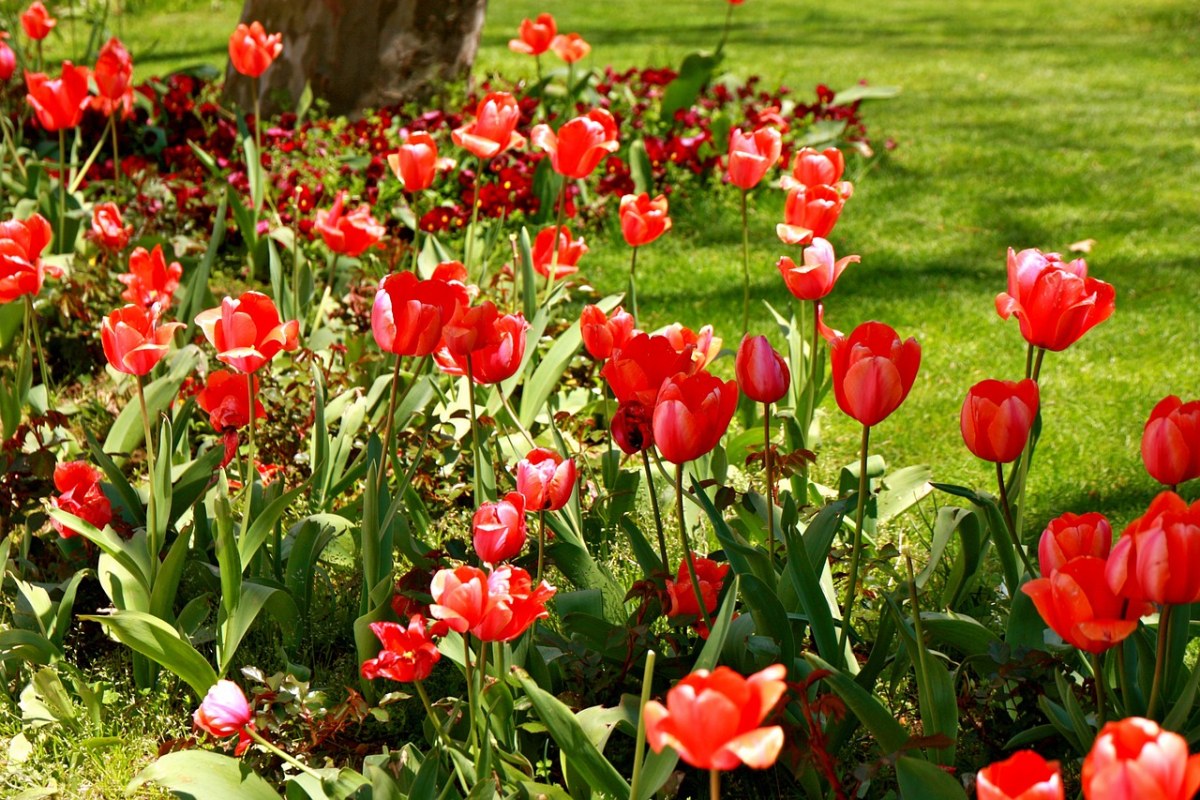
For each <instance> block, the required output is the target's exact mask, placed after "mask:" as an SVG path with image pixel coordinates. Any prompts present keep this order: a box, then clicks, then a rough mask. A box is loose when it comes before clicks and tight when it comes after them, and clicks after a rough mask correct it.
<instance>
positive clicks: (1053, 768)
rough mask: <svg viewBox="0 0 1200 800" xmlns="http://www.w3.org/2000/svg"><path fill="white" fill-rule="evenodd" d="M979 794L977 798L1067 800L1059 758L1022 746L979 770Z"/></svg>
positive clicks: (977, 780) (977, 789) (976, 794)
mask: <svg viewBox="0 0 1200 800" xmlns="http://www.w3.org/2000/svg"><path fill="white" fill-rule="evenodd" d="M975 796H976V798H977V800H1063V785H1062V773H1061V772H1060V771H1059V767H1058V762H1057V761H1047V760H1046V759H1044V758H1042V757H1041V756H1039V755H1038V754H1037V753H1035V752H1033V751H1032V750H1020V751H1018V752H1016V753H1014V754H1013V755H1012V757H1011V758H1007V759H1005V760H1004V761H997V762H996V763H995V764H990V765H988V766H986V767H984V768H983V769H981V770H979V774H978V775H976V776H975Z"/></svg>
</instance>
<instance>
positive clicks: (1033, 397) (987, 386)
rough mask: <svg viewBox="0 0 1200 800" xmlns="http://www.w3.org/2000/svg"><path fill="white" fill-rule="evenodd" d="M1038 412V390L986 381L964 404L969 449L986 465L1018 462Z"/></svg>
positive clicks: (1027, 384)
mask: <svg viewBox="0 0 1200 800" xmlns="http://www.w3.org/2000/svg"><path fill="white" fill-rule="evenodd" d="M1037 412H1038V386H1037V384H1036V383H1034V382H1033V381H1031V380H1029V379H1028V378H1026V379H1025V380H1023V381H996V380H986V381H980V382H979V383H977V384H975V385H974V386H972V387H971V388H970V389H969V390H968V391H967V397H966V399H965V400H964V401H963V407H962V413H961V414H960V415H959V427H960V428H961V429H962V437H963V441H964V442H965V443H966V445H967V449H968V450H970V451H971V452H972V453H974V454H975V456H977V457H978V458H982V459H983V460H984V461H991V462H994V463H997V464H1007V463H1008V462H1010V461H1016V459H1017V457H1018V456H1019V455H1021V451H1022V450H1024V449H1025V443H1026V442H1027V441H1028V440H1029V431H1030V429H1031V428H1032V427H1033V420H1034V418H1035V417H1037Z"/></svg>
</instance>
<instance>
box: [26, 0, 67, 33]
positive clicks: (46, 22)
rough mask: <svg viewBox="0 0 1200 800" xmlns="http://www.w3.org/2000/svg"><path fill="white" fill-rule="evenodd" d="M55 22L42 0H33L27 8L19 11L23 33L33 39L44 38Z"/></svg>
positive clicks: (56, 21) (56, 22)
mask: <svg viewBox="0 0 1200 800" xmlns="http://www.w3.org/2000/svg"><path fill="white" fill-rule="evenodd" d="M57 24H58V20H57V19H55V18H54V17H52V16H50V12H49V11H47V10H46V7H45V6H44V5H42V0H34V2H33V3H31V4H30V6H29V8H27V9H25V10H24V11H23V12H21V27H22V28H24V29H25V35H26V36H28V37H29V38H30V39H33V40H34V41H37V42H40V41H41V40H42V39H45V38H46V37H47V36H49V35H50V31H52V30H54V26H55V25H57Z"/></svg>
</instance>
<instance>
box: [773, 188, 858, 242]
mask: <svg viewBox="0 0 1200 800" xmlns="http://www.w3.org/2000/svg"><path fill="white" fill-rule="evenodd" d="M845 205H846V198H845V197H844V196H843V195H842V194H841V193H839V192H838V190H837V189H835V188H834V187H832V186H825V185H819V186H794V187H793V188H792V189H790V190H789V191H788V195H787V202H786V203H785V204H784V207H783V224H781V225H776V226H775V233H776V235H778V236H779V239H780V241H782V242H783V243H784V244H807V243H809V242H811V241H812V240H813V239H814V238H816V239H824V238H825V237H827V236H829V233H830V232H831V231H832V230H833V226H834V225H837V221H838V217H840V216H841V215H842V208H843V207H844V206H845Z"/></svg>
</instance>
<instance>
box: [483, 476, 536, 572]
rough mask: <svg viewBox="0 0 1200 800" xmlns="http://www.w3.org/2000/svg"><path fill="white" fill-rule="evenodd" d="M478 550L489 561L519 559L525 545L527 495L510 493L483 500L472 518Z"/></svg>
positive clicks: (489, 562) (497, 562) (485, 560)
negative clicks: (497, 499) (492, 499)
mask: <svg viewBox="0 0 1200 800" xmlns="http://www.w3.org/2000/svg"><path fill="white" fill-rule="evenodd" d="M471 529H472V532H473V537H472V541H473V543H474V545H475V552H476V554H478V556H479V558H480V560H481V561H483V562H484V563H487V564H499V563H500V562H501V561H508V560H509V559H512V558H516V557H517V556H518V555H519V554H520V552H521V550H523V549H524V547H525V539H526V532H525V495H524V493H522V492H521V491H520V490H519V487H518V491H515V492H509V493H508V494H506V495H505V496H504V499H503V500H499V501H497V502H495V503H483V504H481V505H480V506H479V508H477V509H476V510H475V516H474V518H473V519H472V521H471Z"/></svg>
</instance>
